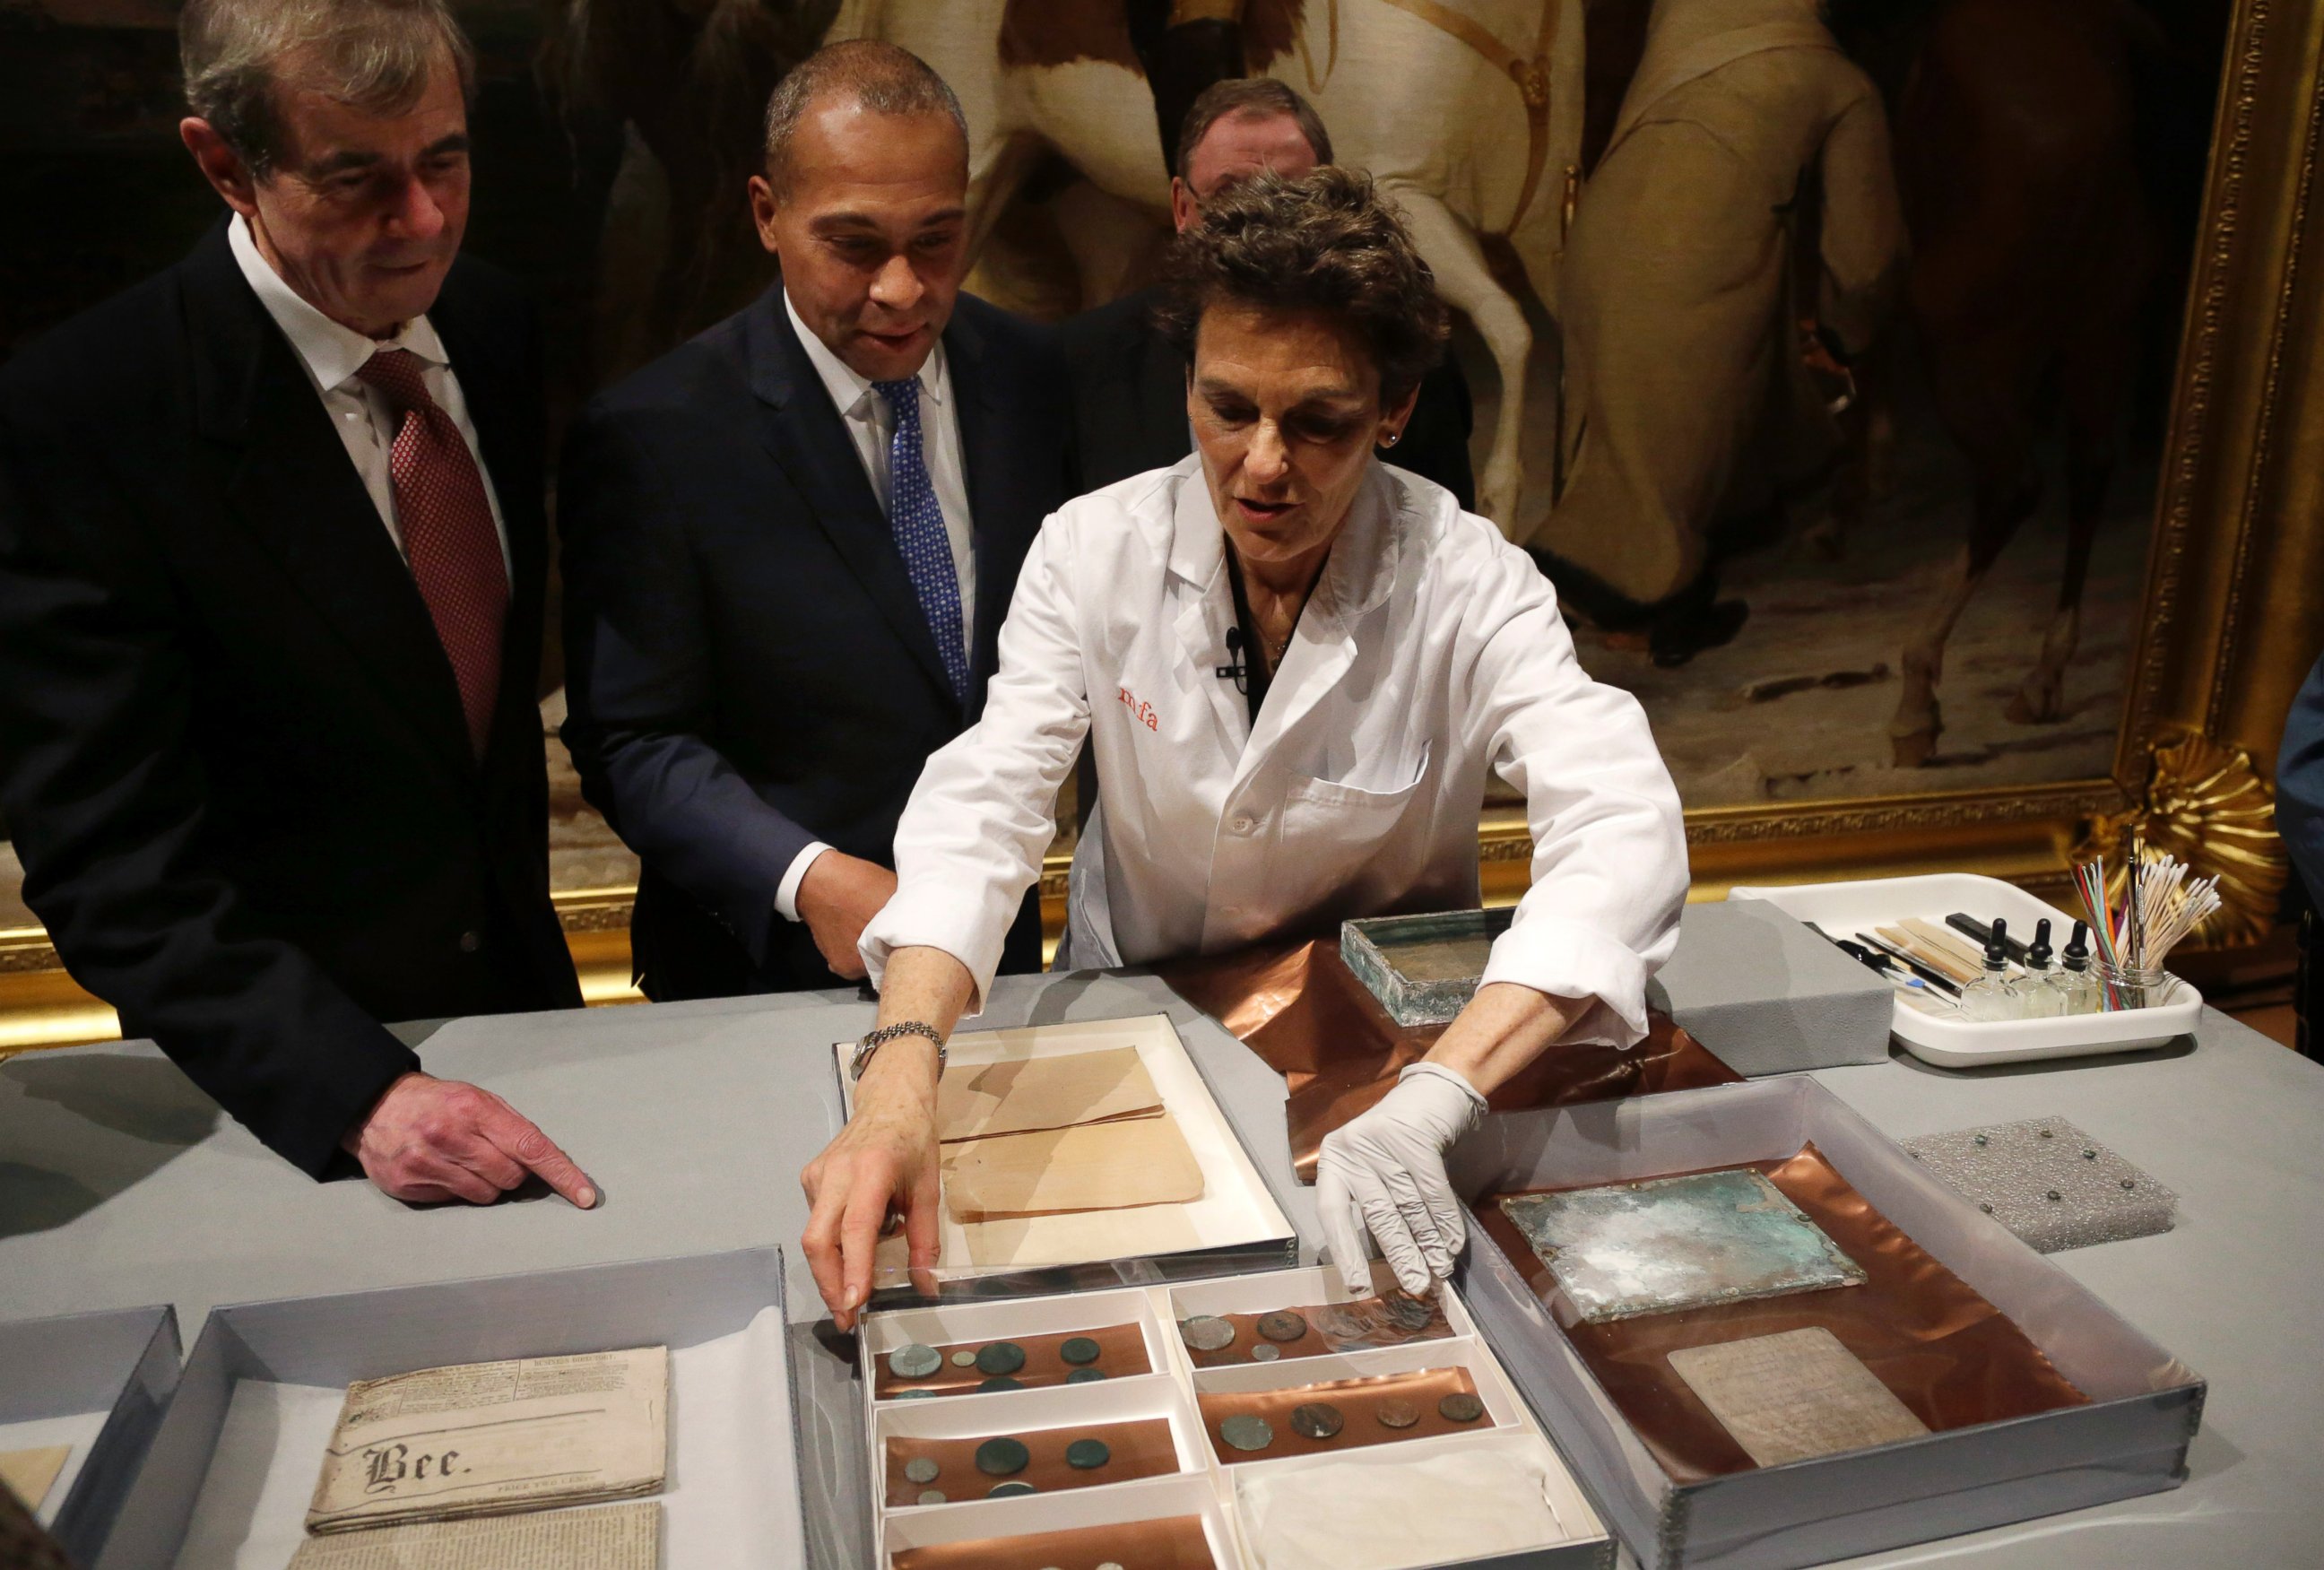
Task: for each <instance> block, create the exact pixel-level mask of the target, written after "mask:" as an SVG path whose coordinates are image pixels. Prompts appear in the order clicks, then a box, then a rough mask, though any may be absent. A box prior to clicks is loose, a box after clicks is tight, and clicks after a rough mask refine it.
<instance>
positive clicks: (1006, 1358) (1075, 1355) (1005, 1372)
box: [888, 1335, 1105, 1401]
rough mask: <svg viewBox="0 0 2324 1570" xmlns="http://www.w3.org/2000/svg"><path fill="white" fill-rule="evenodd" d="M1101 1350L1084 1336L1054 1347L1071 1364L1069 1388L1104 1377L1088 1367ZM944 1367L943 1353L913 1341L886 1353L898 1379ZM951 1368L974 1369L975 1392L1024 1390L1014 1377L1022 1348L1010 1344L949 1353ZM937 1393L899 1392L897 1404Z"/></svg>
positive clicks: (1020, 1368) (920, 1377)
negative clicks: (977, 1376)
mask: <svg viewBox="0 0 2324 1570" xmlns="http://www.w3.org/2000/svg"><path fill="white" fill-rule="evenodd" d="M1103 1350H1104V1349H1103V1348H1102V1347H1100V1346H1099V1345H1098V1344H1097V1343H1096V1342H1095V1341H1094V1340H1093V1339H1091V1338H1090V1337H1089V1336H1086V1335H1074V1336H1069V1337H1067V1338H1066V1339H1065V1341H1064V1342H1063V1343H1061V1344H1059V1345H1058V1347H1057V1356H1058V1357H1059V1358H1060V1359H1062V1360H1063V1361H1064V1362H1066V1363H1068V1364H1070V1365H1071V1371H1070V1372H1068V1373H1067V1374H1066V1375H1065V1382H1066V1383H1067V1384H1069V1385H1081V1384H1087V1383H1089V1382H1090V1381H1093V1380H1102V1379H1103V1378H1105V1371H1104V1370H1103V1369H1102V1368H1093V1367H1092V1366H1091V1365H1092V1364H1093V1363H1094V1362H1097V1360H1098V1358H1099V1356H1100V1354H1101V1353H1102V1352H1103ZM944 1364H945V1354H944V1353H941V1352H938V1351H937V1350H936V1348H935V1347H933V1346H923V1345H921V1344H919V1343H918V1342H917V1341H915V1342H912V1343H911V1344H908V1345H905V1346H899V1347H898V1348H897V1349H896V1350H895V1351H893V1352H891V1353H889V1354H888V1371H889V1372H890V1373H892V1374H894V1375H895V1376H896V1377H897V1378H898V1379H899V1380H924V1379H927V1377H928V1376H929V1375H930V1374H933V1373H935V1372H936V1371H938V1370H939V1369H941V1368H943V1367H944ZM952 1365H953V1367H954V1368H958V1369H969V1368H973V1369H974V1370H975V1371H977V1372H979V1373H981V1374H982V1375H983V1376H984V1378H983V1380H982V1381H980V1382H979V1383H978V1385H977V1387H976V1388H977V1390H979V1391H980V1392H982V1391H989V1390H1023V1389H1024V1388H1025V1387H1024V1385H1023V1384H1022V1383H1021V1382H1020V1381H1019V1380H1018V1379H1017V1378H1016V1377H1015V1376H1016V1375H1017V1374H1019V1372H1021V1371H1023V1370H1024V1367H1025V1349H1024V1348H1023V1347H1021V1346H1019V1345H1018V1344H1016V1343H1015V1342H1013V1341H989V1342H987V1343H985V1344H983V1345H982V1346H978V1347H966V1346H964V1347H961V1348H960V1349H958V1350H957V1351H955V1352H954V1353H953V1354H952ZM941 1393H942V1392H941V1391H937V1390H898V1391H897V1392H896V1396H895V1399H897V1400H899V1401H913V1400H925V1399H927V1398H928V1397H930V1396H934V1395H939V1394H941Z"/></svg>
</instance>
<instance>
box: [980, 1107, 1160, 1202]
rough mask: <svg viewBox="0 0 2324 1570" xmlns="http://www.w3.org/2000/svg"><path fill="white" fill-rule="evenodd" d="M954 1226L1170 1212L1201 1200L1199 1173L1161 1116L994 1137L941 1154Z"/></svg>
mask: <svg viewBox="0 0 2324 1570" xmlns="http://www.w3.org/2000/svg"><path fill="white" fill-rule="evenodd" d="M944 1190H945V1203H946V1204H947V1205H949V1206H950V1207H951V1210H952V1216H953V1219H954V1221H961V1222H969V1221H983V1220H987V1219H990V1218H993V1217H1000V1216H1011V1215H1046V1214H1057V1213H1059V1212H1064V1211H1073V1210H1120V1209H1123V1208H1126V1207H1128V1206H1130V1205H1177V1204H1183V1203H1185V1201H1188V1200H1192V1199H1199V1198H1201V1197H1202V1195H1203V1169H1202V1168H1201V1167H1200V1166H1198V1165H1196V1164H1195V1161H1194V1151H1192V1150H1188V1149H1187V1148H1186V1136H1185V1134H1183V1133H1181V1132H1179V1131H1178V1120H1177V1119H1176V1118H1175V1117H1173V1116H1172V1115H1170V1114H1169V1113H1163V1114H1162V1115H1161V1116H1160V1117H1155V1118H1130V1119H1126V1120H1124V1121H1122V1122H1111V1123H1084V1124H1083V1125H1082V1126H1080V1127H1079V1128H1071V1129H1053V1130H1048V1131H1044V1132H1040V1133H1030V1134H1002V1135H1001V1136H999V1137H997V1138H993V1139H986V1140H970V1141H964V1142H963V1143H961V1144H956V1145H947V1146H945V1149H944Z"/></svg>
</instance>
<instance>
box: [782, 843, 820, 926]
mask: <svg viewBox="0 0 2324 1570" xmlns="http://www.w3.org/2000/svg"><path fill="white" fill-rule="evenodd" d="M830 848H831V847H830V846H829V845H825V844H824V843H823V841H821V840H819V839H811V840H809V841H807V848H806V849H805V850H802V851H800V852H799V854H797V855H795V856H793V857H792V858H791V864H790V868H789V870H788V871H787V872H785V873H783V881H782V882H779V883H777V884H776V885H775V914H776V915H778V916H779V917H781V918H782V919H784V920H786V921H796V920H798V919H799V913H798V891H799V885H800V884H801V883H804V882H807V868H809V867H811V866H813V865H815V858H816V857H817V856H819V855H821V854H823V853H824V852H825V851H827V850H829V849H830Z"/></svg>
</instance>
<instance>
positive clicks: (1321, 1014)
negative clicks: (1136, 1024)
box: [1157, 939, 1742, 1183]
mask: <svg viewBox="0 0 2324 1570" xmlns="http://www.w3.org/2000/svg"><path fill="white" fill-rule="evenodd" d="M1157 974H1159V975H1160V976H1161V977H1162V979H1163V980H1164V981H1165V982H1167V983H1168V984H1169V985H1170V987H1171V989H1172V990H1173V991H1175V992H1176V993H1177V994H1178V995H1179V996H1180V997H1182V998H1185V1000H1186V1001H1187V1002H1190V1003H1193V1004H1194V1006H1195V1007H1196V1008H1198V1009H1201V1010H1202V1011H1203V1012H1204V1013H1206V1014H1209V1015H1211V1016H1212V1017H1213V1019H1215V1020H1217V1021H1219V1022H1220V1023H1221V1024H1222V1025H1223V1026H1225V1027H1226V1029H1227V1031H1228V1033H1229V1034H1231V1035H1232V1036H1235V1037H1237V1038H1238V1039H1240V1040H1241V1041H1242V1042H1243V1043H1244V1044H1245V1045H1246V1046H1248V1047H1249V1048H1250V1049H1251V1050H1252V1051H1254V1052H1256V1053H1258V1054H1259V1057H1261V1058H1262V1059H1264V1060H1265V1061H1266V1063H1267V1065H1268V1067H1271V1068H1273V1069H1274V1070H1275V1071H1276V1072H1277V1073H1278V1074H1280V1075H1282V1076H1283V1077H1284V1079H1285V1081H1286V1083H1287V1084H1288V1085H1289V1086H1290V1089H1291V1099H1290V1102H1289V1104H1288V1105H1287V1106H1286V1108H1285V1109H1284V1111H1285V1119H1286V1122H1287V1123H1288V1125H1289V1129H1288V1131H1289V1134H1290V1140H1291V1159H1292V1161H1293V1164H1294V1165H1295V1166H1296V1168H1297V1169H1298V1172H1299V1180H1300V1181H1301V1182H1303V1183H1313V1182H1314V1181H1315V1157H1316V1153H1317V1152H1318V1151H1319V1150H1322V1148H1323V1138H1324V1136H1325V1135H1327V1134H1329V1133H1330V1132H1331V1131H1333V1130H1334V1129H1336V1128H1338V1127H1339V1126H1340V1125H1341V1124H1342V1123H1344V1122H1348V1120H1349V1119H1351V1118H1353V1117H1355V1116H1356V1115H1357V1114H1359V1113H1362V1112H1365V1111H1367V1110H1368V1109H1369V1108H1370V1107H1371V1106H1372V1104H1374V1103H1376V1102H1378V1101H1379V1099H1380V1097H1382V1096H1384V1095H1386V1094H1388V1087H1389V1086H1391V1085H1394V1084H1395V1083H1396V1076H1397V1074H1398V1073H1400V1072H1402V1070H1403V1069H1404V1067H1405V1066H1406V1064H1410V1063H1417V1062H1419V1061H1420V1059H1421V1058H1422V1057H1425V1056H1426V1055H1427V1053H1428V1049H1429V1048H1430V1047H1432V1046H1434V1044H1435V1041H1436V1039H1437V1038H1438V1037H1439V1036H1441V1035H1443V1033H1444V1029H1445V1028H1444V1027H1443V1026H1442V1025H1428V1026H1418V1027H1413V1028H1409V1029H1407V1028H1406V1027H1405V1026H1401V1025H1398V1024H1397V1022H1396V1021H1394V1020H1392V1019H1390V1018H1388V1011H1387V1010H1386V1009H1383V1008H1382V1007H1380V1004H1379V999H1377V998H1375V997H1373V996H1372V995H1371V993H1368V992H1366V991H1365V990H1364V986H1363V984H1362V983H1361V982H1360V981H1358V980H1357V979H1356V977H1355V974H1354V973H1353V972H1351V971H1350V970H1349V969H1348V967H1347V965H1346V964H1345V962H1343V961H1342V959H1341V958H1340V951H1339V944H1338V942H1337V940H1336V939H1333V940H1322V939H1318V940H1314V941H1310V942H1305V943H1297V944H1294V945H1291V946H1289V947H1284V946H1282V945H1268V946H1262V947H1255V948H1246V949H1240V950H1238V951H1237V952H1235V953H1233V954H1224V955H1216V956H1206V957H1203V958H1198V959H1189V960H1181V961H1178V962H1176V963H1175V964H1172V965H1163V966H1161V967H1160V968H1159V970H1158V971H1157ZM1741 1078H1742V1076H1740V1075H1738V1074H1737V1073H1736V1072H1735V1071H1734V1070H1733V1069H1731V1068H1729V1067H1727V1065H1725V1064H1724V1063H1721V1062H1720V1060H1719V1059H1718V1058H1716V1057H1712V1056H1711V1053H1710V1052H1709V1051H1708V1050H1706V1049H1705V1048H1704V1047H1703V1045H1702V1044H1701V1042H1700V1041H1697V1040H1696V1039H1694V1038H1693V1037H1692V1036H1690V1035H1688V1034H1687V1033H1686V1032H1685V1031H1684V1030H1680V1029H1679V1028H1678V1027H1677V1025H1675V1024H1674V1023H1673V1022H1672V1021H1671V1020H1670V1018H1669V1016H1668V1015H1665V1014H1661V1013H1653V1014H1650V1015H1649V1016H1648V1022H1647V1030H1646V1039H1645V1040H1643V1041H1640V1042H1639V1043H1638V1044H1637V1046H1636V1047H1632V1048H1628V1049H1627V1050H1618V1049H1617V1048H1612V1047H1605V1046H1573V1047H1553V1048H1550V1049H1549V1050H1548V1051H1547V1052H1545V1053H1543V1054H1542V1055H1541V1057H1539V1058H1537V1059H1535V1061H1534V1062H1533V1063H1532V1064H1531V1065H1529V1066H1528V1067H1526V1069H1525V1071H1524V1072H1523V1073H1521V1074H1519V1075H1518V1076H1517V1077H1516V1078H1514V1079H1512V1080H1510V1081H1509V1083H1508V1084H1507V1085H1503V1086H1502V1087H1501V1088H1500V1089H1499V1091H1497V1092H1495V1093H1494V1094H1493V1098H1492V1105H1493V1108H1494V1110H1495V1111H1497V1112H1519V1111H1524V1110H1526V1109H1528V1108H1534V1107H1549V1106H1571V1105H1572V1104H1575V1103H1578V1102H1591V1101H1615V1100H1618V1099H1620V1098H1622V1097H1624V1096H1632V1095H1652V1094H1655V1093H1657V1092H1660V1091H1665V1090H1694V1089H1697V1088H1699V1087H1701V1086H1703V1085H1733V1084H1736V1083H1737V1082H1738V1081H1739V1080H1740V1079H1741Z"/></svg>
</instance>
